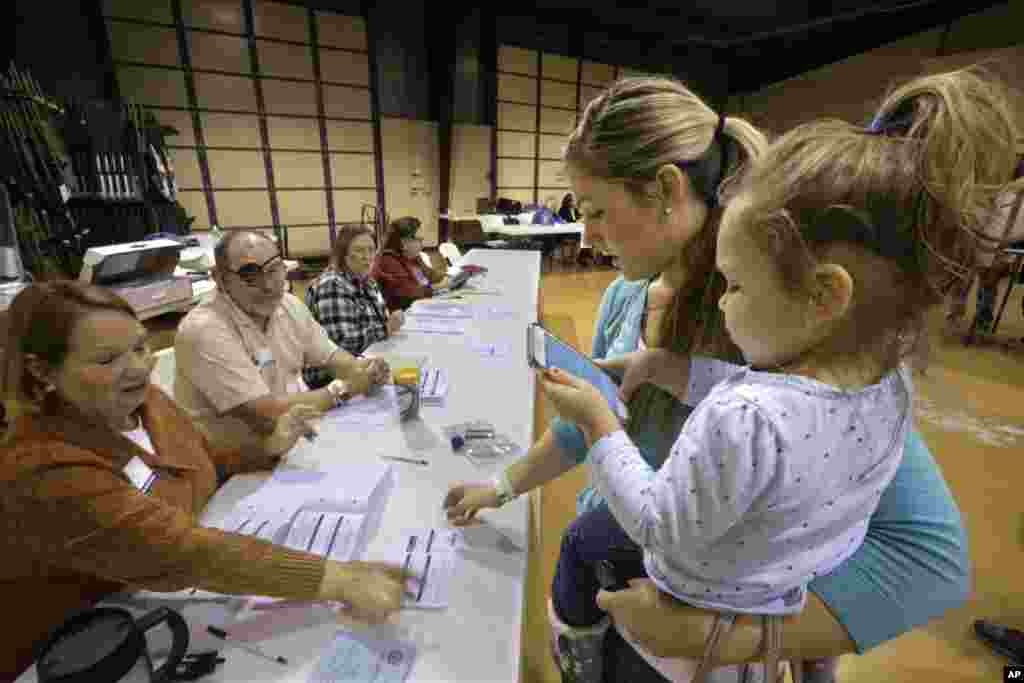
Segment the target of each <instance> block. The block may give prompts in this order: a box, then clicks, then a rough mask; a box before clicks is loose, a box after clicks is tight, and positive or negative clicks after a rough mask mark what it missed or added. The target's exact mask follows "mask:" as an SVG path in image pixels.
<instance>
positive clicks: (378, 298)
mask: <svg viewBox="0 0 1024 683" xmlns="http://www.w3.org/2000/svg"><path fill="white" fill-rule="evenodd" d="M376 251H377V245H376V241H375V240H374V237H373V232H372V231H371V230H370V229H369V228H366V227H363V226H361V225H350V226H345V227H343V228H342V229H341V230H340V231H339V232H338V236H337V238H336V239H335V240H334V251H333V253H332V255H331V265H330V267H329V268H328V269H327V270H325V271H324V272H323V274H321V275H320V277H319V278H317V280H316V282H314V283H313V284H311V285H310V286H309V289H307V290H306V305H307V306H309V310H310V311H312V313H313V317H314V318H315V319H316V321H317V322H318V323H320V326H321V327H323V328H324V331H325V332H326V333H327V336H329V337H330V338H331V340H332V341H333V342H334V343H335V344H337V345H338V346H340V347H341V348H343V349H345V350H346V351H348V352H349V353H351V354H352V355H354V356H358V355H360V354H362V352H363V351H364V350H366V348H367V347H368V346H369V345H370V344H373V343H374V342H377V341H380V340H382V339H387V337H388V336H389V335H392V334H394V333H395V332H397V331H398V329H399V328H400V327H402V322H403V315H402V312H401V311H391V312H390V313H389V312H388V309H387V307H386V305H385V303H384V296H383V294H381V291H380V288H379V287H378V286H377V283H376V282H374V281H373V279H371V278H370V266H371V265H372V264H373V257H374V254H375V253H376ZM302 377H303V379H304V380H305V381H306V384H307V385H309V388H310V389H319V388H320V387H323V386H327V384H328V383H329V382H330V381H331V378H332V375H331V374H330V373H329V372H328V371H327V370H326V369H325V368H320V367H308V368H305V369H304V370H303V371H302Z"/></svg>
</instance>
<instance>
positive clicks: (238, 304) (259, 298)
mask: <svg viewBox="0 0 1024 683" xmlns="http://www.w3.org/2000/svg"><path fill="white" fill-rule="evenodd" d="M214 261H215V266H214V270H213V278H214V280H215V281H216V283H217V291H216V293H215V294H214V295H213V296H212V297H210V298H208V299H207V300H205V301H203V302H202V303H201V304H199V305H198V306H196V308H194V309H193V310H192V311H191V312H190V313H189V314H188V315H187V316H185V319H184V320H182V321H181V325H180V326H179V328H178V334H177V337H176V338H175V342H174V348H175V356H176V358H175V377H174V398H175V400H176V401H177V402H178V404H179V405H181V406H182V407H183V408H185V410H187V411H188V412H189V413H190V414H191V415H192V416H193V418H194V419H195V420H196V422H197V424H199V425H200V428H201V429H202V430H203V432H204V433H205V434H206V436H207V438H208V439H209V440H210V441H211V443H212V444H214V445H215V446H224V447H234V448H237V447H239V446H247V445H256V444H257V443H258V442H259V441H260V440H262V439H264V438H265V437H266V435H267V434H269V433H271V432H273V430H274V425H275V421H276V420H277V418H278V417H279V416H280V415H282V414H283V413H285V412H287V411H288V410H289V409H290V408H292V407H293V406H296V405H306V406H310V407H312V408H314V409H315V410H318V411H326V410H329V409H330V408H332V407H334V406H335V405H337V404H338V403H339V402H342V401H344V400H345V399H346V398H348V397H349V396H350V395H354V394H365V393H368V392H370V391H372V390H373V389H374V388H375V387H376V386H378V385H380V384H382V383H384V382H386V381H387V379H388V378H389V376H390V369H389V368H388V366H387V364H386V363H384V362H383V361H380V360H366V359H357V358H355V357H354V356H352V355H351V354H350V353H348V352H347V351H345V350H344V349H340V348H338V347H337V346H336V345H335V344H334V342H332V341H331V340H330V338H329V337H328V336H327V334H326V332H325V331H324V330H323V328H322V327H321V326H320V325H319V324H318V323H317V322H316V320H314V319H313V316H312V315H311V314H310V312H309V309H307V308H306V306H305V305H304V304H303V303H302V302H301V301H300V300H299V299H298V298H296V297H295V296H293V295H292V294H290V293H287V292H286V291H285V289H286V287H285V283H286V277H285V275H286V267H285V264H284V262H283V261H282V259H281V254H280V252H279V251H278V248H277V244H276V243H275V242H274V241H273V240H272V239H271V238H269V237H267V236H266V235H264V234H263V233H260V232H255V231H234V232H229V233H228V234H227V235H225V237H224V238H223V239H221V241H220V243H218V245H217V247H216V249H215V250H214ZM307 366H323V367H325V368H326V369H327V370H328V371H329V372H330V373H331V374H333V376H334V378H335V379H334V380H333V381H332V382H331V383H330V384H328V385H327V386H326V387H324V388H323V389H319V390H316V391H309V390H308V387H307V386H306V385H305V383H304V382H303V380H302V370H303V368H305V367H307Z"/></svg>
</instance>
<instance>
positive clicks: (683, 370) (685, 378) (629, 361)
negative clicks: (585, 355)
mask: <svg viewBox="0 0 1024 683" xmlns="http://www.w3.org/2000/svg"><path fill="white" fill-rule="evenodd" d="M594 363H596V364H597V365H598V367H600V368H603V369H604V370H607V371H608V372H610V373H612V374H613V375H616V376H618V377H621V378H622V383H621V384H620V385H619V395H620V396H621V397H622V400H624V401H628V400H629V399H630V398H632V396H633V393H634V392H635V391H636V390H637V389H638V388H639V387H640V385H642V384H653V385H654V386H656V387H658V388H659V389H662V390H664V391H667V392H668V393H669V394H671V395H672V396H675V397H676V399H677V400H679V401H683V400H685V399H686V391H687V387H688V386H689V384H690V357H689V356H684V355H682V354H678V353H673V352H672V351H668V350H666V349H645V350H643V351H633V352H632V353H626V354H623V355H621V356H619V357H617V358H606V359H603V360H595V361H594Z"/></svg>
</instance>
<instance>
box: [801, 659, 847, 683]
mask: <svg viewBox="0 0 1024 683" xmlns="http://www.w3.org/2000/svg"><path fill="white" fill-rule="evenodd" d="M838 663H839V658H838V657H823V658H821V659H805V660H804V661H803V674H804V677H803V683H836V665H837V664H838Z"/></svg>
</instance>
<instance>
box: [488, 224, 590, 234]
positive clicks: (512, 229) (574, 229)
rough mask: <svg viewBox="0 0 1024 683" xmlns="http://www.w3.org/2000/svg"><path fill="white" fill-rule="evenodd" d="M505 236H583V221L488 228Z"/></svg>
mask: <svg viewBox="0 0 1024 683" xmlns="http://www.w3.org/2000/svg"><path fill="white" fill-rule="evenodd" d="M489 231H490V232H492V233H495V234H497V235H504V236H507V237H547V236H551V237H554V236H556V235H579V236H581V237H582V236H583V223H556V224H554V225H504V226H502V227H501V228H492V229H490V230H489Z"/></svg>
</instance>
